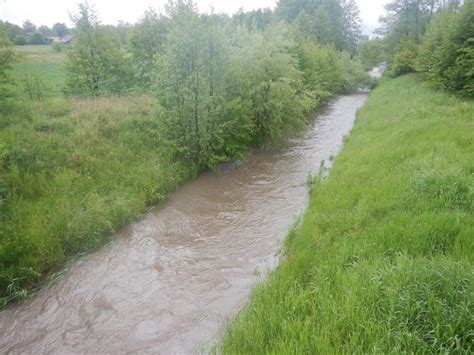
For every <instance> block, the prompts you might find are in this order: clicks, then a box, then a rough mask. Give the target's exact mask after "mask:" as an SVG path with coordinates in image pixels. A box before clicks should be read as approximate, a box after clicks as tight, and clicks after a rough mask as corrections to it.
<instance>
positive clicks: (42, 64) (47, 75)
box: [12, 45, 67, 96]
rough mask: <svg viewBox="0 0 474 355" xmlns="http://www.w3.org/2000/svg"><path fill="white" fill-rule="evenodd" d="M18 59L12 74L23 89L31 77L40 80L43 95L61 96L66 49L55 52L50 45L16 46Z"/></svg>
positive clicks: (64, 82)
mask: <svg viewBox="0 0 474 355" xmlns="http://www.w3.org/2000/svg"><path fill="white" fill-rule="evenodd" d="M16 50H17V53H18V55H19V60H18V62H17V63H15V64H14V66H13V72H12V75H13V76H14V77H15V78H17V80H18V85H19V86H20V87H21V88H22V89H23V91H25V86H27V85H28V83H31V80H32V79H33V78H39V80H40V81H41V84H40V85H41V86H42V87H41V88H39V90H41V92H42V95H43V96H61V95H62V94H63V91H64V87H65V85H66V70H65V68H64V62H65V61H66V57H67V54H66V51H65V50H62V51H60V52H57V51H55V50H54V49H53V47H52V46H51V45H26V46H17V47H16Z"/></svg>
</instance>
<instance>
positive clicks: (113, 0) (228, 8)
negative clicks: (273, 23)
mask: <svg viewBox="0 0 474 355" xmlns="http://www.w3.org/2000/svg"><path fill="white" fill-rule="evenodd" d="M356 1H357V3H358V5H359V8H360V11H361V18H362V20H363V22H364V32H365V33H369V32H371V30H373V29H374V28H375V27H377V20H378V18H379V16H380V15H382V14H383V6H384V4H385V3H387V2H388V1H389V0H356ZM79 2H81V1H80V0H0V18H1V19H2V20H4V21H9V22H12V23H16V24H18V25H20V26H21V24H22V23H23V21H25V20H26V19H29V20H30V21H32V22H33V23H35V24H36V25H47V26H51V25H53V24H54V23H56V22H66V23H67V24H68V25H70V21H69V13H70V12H75V10H76V8H77V4H78V3H79ZM89 2H90V3H92V4H95V8H96V10H97V12H98V14H99V18H100V19H101V21H102V23H105V24H116V23H117V22H118V21H120V20H122V21H125V22H130V23H134V22H136V21H137V19H139V18H140V17H141V15H142V14H143V12H144V11H145V9H147V8H148V7H150V6H151V7H154V8H156V9H158V10H162V9H163V7H164V4H165V3H166V2H167V0H154V1H153V0H132V1H130V0H122V1H120V0H89ZM196 3H197V4H198V7H199V10H200V11H208V10H209V9H211V6H212V7H213V8H214V10H215V12H225V13H228V14H232V13H235V12H236V11H237V10H238V9H239V8H240V7H243V8H244V9H245V10H253V9H258V8H264V7H271V8H273V7H275V4H276V0H196Z"/></svg>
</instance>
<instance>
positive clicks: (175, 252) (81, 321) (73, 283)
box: [0, 93, 367, 354]
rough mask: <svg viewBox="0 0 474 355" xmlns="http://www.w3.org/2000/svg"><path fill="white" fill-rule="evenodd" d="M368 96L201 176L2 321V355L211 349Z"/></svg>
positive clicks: (335, 104)
mask: <svg viewBox="0 0 474 355" xmlns="http://www.w3.org/2000/svg"><path fill="white" fill-rule="evenodd" d="M366 98H367V94H364V93H360V94H355V95H348V96H339V97H336V98H334V99H333V100H332V101H331V102H330V103H329V104H328V105H327V107H326V108H325V109H324V110H322V112H320V113H319V114H317V115H316V117H315V119H314V121H313V123H312V125H311V126H310V127H309V129H308V132H307V134H306V135H305V136H304V138H299V139H293V140H291V141H290V142H289V144H288V146H286V147H285V148H280V149H278V150H272V151H268V150H255V151H253V152H251V153H250V155H249V157H248V159H247V160H246V161H245V162H244V163H242V164H238V165H236V164H226V165H223V166H222V167H221V171H220V174H219V175H215V174H213V173H203V174H201V175H200V176H199V177H198V178H197V179H195V180H194V181H191V182H189V183H187V184H186V185H184V186H183V187H182V188H180V189H179V191H178V192H177V193H175V194H174V195H173V196H172V197H171V198H170V199H169V200H168V201H167V202H166V203H165V204H164V205H162V206H161V207H160V208H157V209H155V210H152V211H151V212H149V213H148V214H146V216H145V217H144V218H143V219H142V220H140V221H139V222H136V223H134V224H132V225H130V226H129V227H127V228H126V229H124V230H123V231H122V232H120V233H119V234H118V235H117V236H116V238H115V240H114V241H113V242H112V243H110V244H108V245H106V246H105V247H103V248H102V249H100V250H99V251H97V252H95V253H92V254H89V255H87V256H85V257H83V258H81V259H79V260H77V261H75V262H73V263H71V264H70V265H68V267H67V268H66V270H65V271H64V275H63V277H62V278H61V279H59V280H58V281H56V282H55V283H53V284H51V285H49V286H47V287H45V288H43V289H42V290H41V291H40V292H39V293H38V294H37V295H35V296H34V297H33V298H32V299H30V300H28V301H26V302H24V303H22V304H19V305H16V306H13V307H10V308H8V309H6V310H5V311H3V312H1V313H0V353H27V354H37V353H52V354H55V353H58V354H67V353H89V354H90V353H113V354H115V353H165V354H170V353H173V354H174V353H179V354H181V353H199V352H207V351H208V350H209V349H210V347H211V345H212V343H213V342H215V341H216V339H218V337H219V335H220V334H222V330H223V328H224V327H225V324H226V321H228V320H229V319H230V318H232V316H233V315H235V312H236V311H237V310H238V309H239V308H240V307H242V305H243V304H244V303H245V301H246V300H247V298H248V296H249V294H250V291H251V289H252V287H253V286H254V285H255V284H256V283H257V282H258V281H259V280H261V278H262V277H263V276H264V275H265V274H266V273H267V272H268V270H270V269H272V268H274V267H275V265H276V264H277V262H278V255H279V250H280V248H281V245H282V240H283V238H284V237H285V236H286V234H287V232H288V230H289V228H290V227H291V225H292V224H293V223H294V221H295V218H296V217H297V215H298V214H299V213H301V212H302V211H303V210H304V208H305V207H306V204H307V200H308V186H307V179H308V176H309V175H310V174H311V173H315V172H317V171H318V169H319V167H320V164H321V162H322V161H325V162H326V164H325V166H326V167H329V166H330V164H331V163H330V158H331V157H332V156H334V155H335V154H337V152H338V151H339V150H340V148H341V146H342V142H343V137H344V136H345V135H347V134H348V133H349V131H350V130H351V128H352V126H353V123H354V119H355V115H356V111H357V109H358V108H359V107H360V106H361V105H362V104H363V103H364V101H365V100H366Z"/></svg>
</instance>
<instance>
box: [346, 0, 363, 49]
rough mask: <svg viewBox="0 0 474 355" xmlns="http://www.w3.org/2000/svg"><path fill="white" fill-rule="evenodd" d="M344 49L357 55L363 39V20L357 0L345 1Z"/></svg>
mask: <svg viewBox="0 0 474 355" xmlns="http://www.w3.org/2000/svg"><path fill="white" fill-rule="evenodd" d="M342 8H343V36H344V49H345V50H347V51H349V52H350V53H352V54H355V52H356V50H357V47H358V46H359V43H360V39H361V32H362V30H361V19H360V16H359V7H358V6H357V3H356V2H355V0H344V1H343V7H342Z"/></svg>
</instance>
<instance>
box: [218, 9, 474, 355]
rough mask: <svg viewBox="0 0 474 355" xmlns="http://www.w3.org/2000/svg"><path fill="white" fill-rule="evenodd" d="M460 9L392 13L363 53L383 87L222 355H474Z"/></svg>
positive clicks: (467, 52) (473, 188)
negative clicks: (381, 68) (381, 73)
mask: <svg viewBox="0 0 474 355" xmlns="http://www.w3.org/2000/svg"><path fill="white" fill-rule="evenodd" d="M463 3H464V4H463V5H461V2H459V1H447V2H446V1H445V2H437V1H398V0H395V1H392V2H390V3H389V4H388V5H387V7H386V9H387V16H385V17H384V18H383V19H382V22H383V25H384V27H383V28H382V31H381V33H383V34H384V38H383V39H380V38H379V39H374V40H371V41H369V42H366V43H365V44H363V45H362V46H361V47H360V49H359V55H360V57H362V58H364V63H365V64H366V65H367V67H370V65H374V64H376V63H378V62H380V61H382V60H385V61H387V62H388V69H387V75H386V76H385V77H384V78H383V79H382V82H381V84H380V86H379V87H378V88H377V89H376V90H375V91H374V92H373V93H372V94H371V95H370V97H369V100H368V102H367V103H366V105H365V106H364V107H363V108H362V109H361V110H360V112H359V113H358V115H357V120H356V124H355V128H354V129H353V131H352V133H351V135H350V136H349V137H348V138H347V139H346V142H345V147H344V150H343V152H342V153H341V155H340V156H339V157H338V158H337V159H336V160H335V163H334V166H333V168H332V170H331V173H330V175H329V177H328V178H327V179H326V180H324V179H322V178H321V177H318V178H316V179H315V181H314V182H313V183H312V185H311V198H310V203H309V207H308V210H307V212H306V214H305V216H304V217H303V219H302V221H301V223H300V225H298V226H297V227H296V228H295V229H293V230H292V231H291V232H290V233H289V235H288V238H287V240H286V243H285V257H284V258H283V259H282V261H281V264H280V266H279V267H278V268H277V270H276V271H274V272H273V273H272V274H271V275H270V277H269V280H268V281H267V282H265V283H264V284H263V285H260V286H258V287H257V288H256V290H255V291H254V292H253V295H252V297H251V300H250V302H249V304H248V305H247V306H246V307H245V309H244V310H243V311H242V312H241V313H240V314H239V315H238V316H237V318H236V320H235V321H234V322H233V323H231V324H230V325H229V327H228V329H227V333H226V335H225V337H224V339H223V341H222V344H221V345H220V352H222V353H242V354H248V353H258V354H259V353H271V354H285V353H301V354H305V353H333V352H336V353H339V352H341V353H373V352H375V353H451V352H453V353H472V352H473V351H474V348H473V346H474V345H473V344H474V333H473V329H474V317H473V314H474V292H473V287H474V272H473V271H474V269H473V261H474V238H473V236H474V223H473V221H474V218H473V208H474V165H473V159H472V157H473V156H474V139H473V138H474V137H473V132H474V120H473V118H474V103H473V101H472V95H473V88H474V72H473V68H474V62H473V58H474V46H473V39H474V21H473V19H474V1H469V0H468V1H464V2H463ZM415 72H418V74H409V75H406V76H403V77H399V76H400V75H402V74H407V73H415ZM390 77H392V78H396V79H390ZM439 89H441V90H442V91H441V90H439ZM436 90H439V91H436ZM453 93H454V94H455V95H456V96H453Z"/></svg>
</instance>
